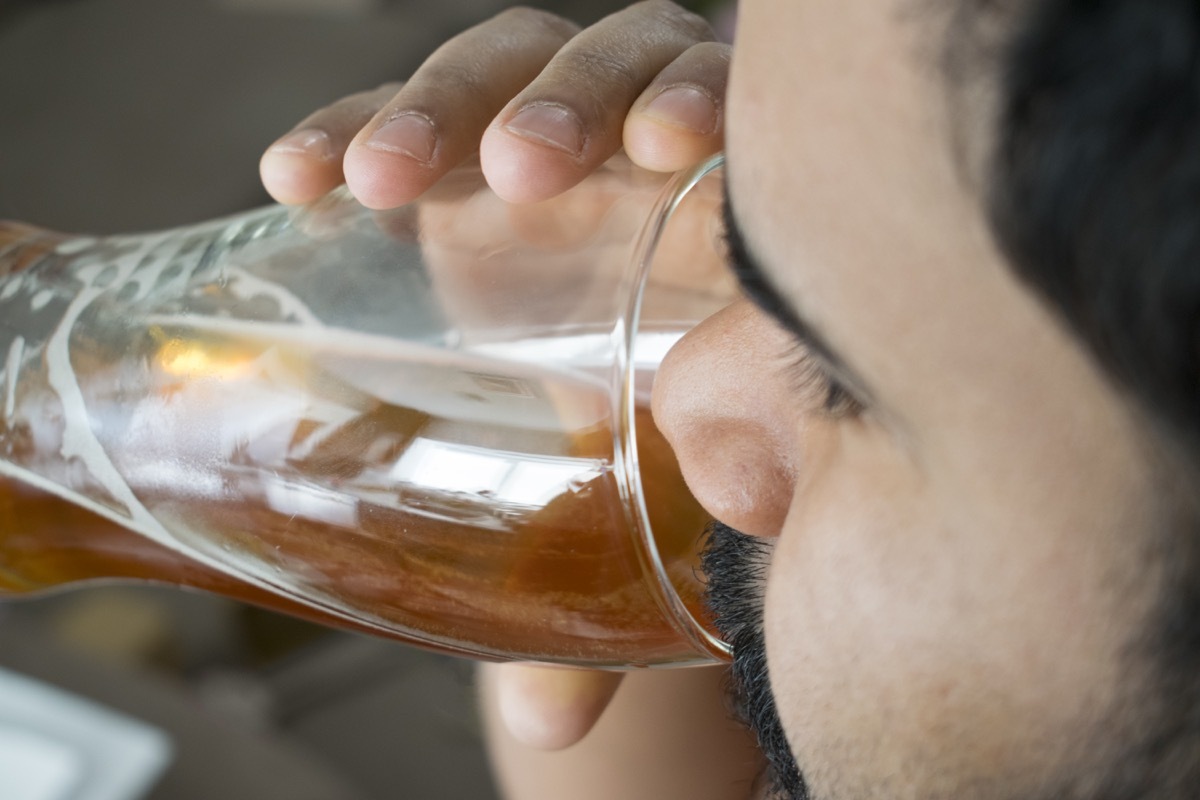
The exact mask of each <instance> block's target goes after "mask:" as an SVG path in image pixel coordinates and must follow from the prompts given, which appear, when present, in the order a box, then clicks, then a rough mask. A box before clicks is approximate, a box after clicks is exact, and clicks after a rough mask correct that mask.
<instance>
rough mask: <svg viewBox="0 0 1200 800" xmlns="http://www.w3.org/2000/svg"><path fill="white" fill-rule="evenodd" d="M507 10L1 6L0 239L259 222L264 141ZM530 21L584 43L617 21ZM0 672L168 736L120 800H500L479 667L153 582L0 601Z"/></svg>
mask: <svg viewBox="0 0 1200 800" xmlns="http://www.w3.org/2000/svg"><path fill="white" fill-rule="evenodd" d="M507 5H511V4H510V3H506V2H503V1H502V0H437V2H421V0H30V1H28V2H19V1H18V0H0V219H6V218H8V219H20V220H25V221H28V222H32V223H36V224H39V225H43V226H45V227H50V228H57V229H60V230H64V231H72V232H89V233H99V234H104V233H117V232H133V231H144V230H153V229H157V228H164V227H169V226H173V225H181V224H187V223H192V222H197V221H201V220H205V219H209V218H212V217H217V216H221V215H224V214H229V213H234V212H237V211H241V210H244V209H246V208H251V207H254V206H256V205H261V204H264V203H266V202H268V198H267V196H266V194H265V193H264V192H263V191H262V189H261V188H260V186H259V184H258V174H257V162H258V157H259V155H260V153H261V152H262V150H263V149H264V148H265V147H266V146H267V145H268V144H270V142H271V141H273V140H274V139H275V138H276V137H277V136H279V135H280V134H282V133H283V132H285V131H287V130H288V128H290V127H291V125H292V124H294V123H295V122H296V121H298V120H299V119H301V118H302V117H304V116H305V115H307V114H308V113H309V112H311V111H312V110H314V109H316V108H318V107H319V106H322V105H325V104H327V103H329V102H331V101H332V100H334V99H336V98H338V97H340V96H342V95H345V94H348V93H350V92H354V91H359V90H362V89H365V88H371V87H374V86H376V85H378V84H380V83H383V82H385V81H389V80H395V79H398V78H402V77H404V76H406V75H408V74H409V73H410V72H411V71H412V70H413V69H414V68H415V67H416V66H417V65H418V64H419V63H420V62H421V61H422V60H423V58H424V57H425V56H426V55H428V54H429V53H430V52H432V50H433V49H434V48H435V47H436V46H437V45H438V44H439V43H440V42H442V41H444V40H445V39H446V38H448V37H450V36H452V35H453V34H455V33H457V32H459V31H461V30H462V29H464V28H466V27H468V26H470V25H472V24H475V23H477V22H480V21H482V20H483V19H485V18H487V17H489V16H491V15H492V14H494V13H496V12H497V11H499V10H501V9H502V8H504V7H506V6H507ZM526 5H534V6H539V7H544V8H548V9H550V10H553V11H556V12H558V13H561V14H563V15H564V16H568V17H571V18H573V19H575V20H577V21H579V22H581V23H587V22H590V21H594V20H597V19H599V18H600V17H602V16H604V15H605V14H608V13H610V12H612V11H614V10H616V9H617V8H618V7H620V6H622V5H624V2H622V0H547V1H546V2H536V1H535V2H531V3H526ZM690 5H691V6H692V7H693V8H695V9H696V10H700V11H702V12H704V13H707V14H709V15H710V16H714V15H722V14H727V13H728V12H727V11H725V10H724V8H723V6H722V4H720V3H713V2H693V3H691V4H690ZM0 671H9V672H11V673H13V674H18V675H22V676H29V677H33V678H35V679H37V680H38V681H40V682H42V683H44V684H46V685H48V686H52V687H58V688H60V689H63V690H65V691H66V692H68V693H70V694H71V695H75V696H78V697H82V698H87V699H89V700H90V701H94V702H96V703H98V704H99V705H101V706H103V707H105V708H108V709H112V710H114V711H116V712H119V713H120V714H122V715H125V716H127V717H129V718H132V719H135V720H140V721H142V722H144V723H148V724H149V725H150V726H152V727H154V728H157V729H159V730H160V731H163V732H164V733H165V734H166V736H167V738H168V739H169V740H170V742H171V748H172V749H171V755H170V756H169V759H168V763H167V766H166V768H165V771H163V772H162V773H161V776H160V777H157V778H154V779H153V781H152V783H153V785H152V788H150V789H149V790H148V793H144V794H143V793H142V792H141V791H140V790H139V791H137V792H136V793H134V794H128V793H127V794H126V797H129V798H132V797H135V796H144V797H150V798H171V800H190V799H191V798H205V799H206V800H207V799H208V798H217V797H219V798H223V799H224V800H240V798H275V797H280V798H283V797H286V798H290V799H291V800H306V798H313V799H314V800H339V799H340V798H356V799H361V800H374V799H375V798H397V797H404V798H428V799H429V800H438V799H439V798H481V799H482V800H487V799H488V798H492V797H495V796H496V795H495V792H494V790H493V789H492V788H491V780H490V777H489V774H488V769H487V765H486V760H485V757H484V755H483V751H482V744H481V740H480V733H479V726H478V722H477V720H476V711H475V700H474V690H473V686H472V670H471V665H470V664H468V663H466V662H463V661H458V660H455V659H449V658H444V657H439V656H432V655H428V654H425V653H422V652H419V651H416V650H414V649H412V648H408V647H404V646H401V645H396V644H392V643H389V642H385V641H381V640H376V639H371V638H368V637H363V636H358V635H351V634H345V633H338V632H332V631H328V630H325V629H322V628H318V627H314V626H311V625H308V624H305V623H301V622H298V621H295V620H292V619H288V618H284V617H279V616H277V615H274V614H270V613H267V612H264V611H261V610H258V609H254V608H249V607H245V606H241V605H238V604H235V603H232V602H230V601H226V600H222V599H220V598H214V597H209V596H206V595H202V594H198V593H188V592H183V591H179V590H173V589H167V588H156V587H147V586H110V587H92V588H88V589H84V590H75V591H71V592H66V593H62V594H59V595H56V596H53V597H45V598H38V599H35V600H20V601H16V600H5V599H3V598H0ZM4 691H5V689H4V685H3V684H2V682H0V721H3V719H4V714H5V710H6V709H5V703H6V702H9V703H10V704H11V703H12V701H11V697H12V696H14V695H9V697H10V699H9V700H8V701H6V699H5V697H6V695H5V694H4ZM22 696H26V697H30V696H32V695H30V694H29V692H27V691H26V692H25V694H24V695H22ZM47 702H49V701H47ZM13 713H15V712H13ZM51 713H59V712H58V711H52V710H51V709H50V707H49V706H47V714H51ZM102 727H103V726H102ZM114 730H115V729H114ZM2 733H3V731H0V734H2ZM3 748H4V740H3V737H2V736H0V797H3V798H6V800H7V798H9V797H10V795H9V794H6V789H5V788H4V787H6V786H7V787H9V789H8V791H14V790H13V789H12V788H11V787H13V786H14V785H17V784H16V783H14V781H16V779H17V778H18V777H19V775H18V774H17V772H9V774H7V775H6V774H3V773H4V770H5V769H8V770H18V771H19V770H20V769H21V767H20V766H19V764H18V765H16V766H14V764H13V760H14V759H13V758H12V757H11V756H12V753H14V752H15V751H14V750H10V751H9V755H10V758H9V760H8V761H5V760H4V753H3ZM24 763H25V764H26V765H27V766H28V765H29V764H32V763H34V762H33V761H29V760H26V761H25V762H24ZM47 785H48V784H47ZM31 787H32V788H31ZM25 789H26V790H27V791H28V794H27V795H25V796H24V797H31V798H33V797H36V798H38V800H42V799H43V798H44V800H59V799H60V798H66V797H75V796H76V795H75V794H70V793H63V792H60V793H57V794H55V793H52V791H51V789H47V788H45V785H43V787H42V789H41V791H42V792H43V793H42V794H40V795H38V794H35V792H36V791H38V788H37V787H35V786H33V784H32V783H27V784H26V785H25ZM64 792H65V790H64ZM24 797H22V800H24ZM114 797H115V796H114Z"/></svg>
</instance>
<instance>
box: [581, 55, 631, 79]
mask: <svg viewBox="0 0 1200 800" xmlns="http://www.w3.org/2000/svg"><path fill="white" fill-rule="evenodd" d="M575 68H576V70H577V71H578V73H579V74H580V76H581V77H582V78H583V79H585V80H597V79H599V80H601V81H603V82H604V83H623V84H624V83H634V82H636V81H638V79H639V78H640V76H641V72H642V66H641V64H640V63H639V62H638V61H637V60H635V59H630V58H629V56H628V54H626V53H620V52H613V51H611V50H606V49H589V50H586V51H584V52H580V53H578V54H576V65H575Z"/></svg>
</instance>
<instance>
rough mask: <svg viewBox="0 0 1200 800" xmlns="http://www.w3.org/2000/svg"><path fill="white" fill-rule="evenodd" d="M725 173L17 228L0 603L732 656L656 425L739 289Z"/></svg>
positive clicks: (1, 325)
mask: <svg viewBox="0 0 1200 800" xmlns="http://www.w3.org/2000/svg"><path fill="white" fill-rule="evenodd" d="M719 168H720V159H719V158H717V159H713V160H711V161H710V162H708V163H706V164H703V165H701V166H700V167H698V168H697V169H695V170H691V171H689V172H687V173H682V174H679V175H675V176H670V177H663V176H657V175H654V174H651V173H648V172H645V171H641V170H639V169H637V168H635V167H634V166H632V165H631V164H630V162H628V161H627V160H625V159H623V158H617V159H614V160H613V161H611V162H610V163H609V164H607V165H606V166H605V167H604V168H603V169H601V170H600V171H598V172H597V173H596V174H594V175H592V176H591V177H589V178H588V179H587V180H585V181H584V182H583V183H582V184H580V185H579V186H577V187H575V188H574V189H572V190H571V191H569V192H567V193H566V194H564V195H562V196H560V197H557V198H555V199H554V200H551V201H548V202H544V203H538V204H532V205H511V204H508V203H505V202H503V201H502V200H500V199H499V198H498V197H496V196H495V194H493V193H492V192H491V191H490V190H489V189H488V188H487V186H486V183H485V181H484V180H483V178H482V176H481V173H480V170H479V168H478V165H477V164H469V165H466V166H464V167H461V168H459V169H457V170H455V171H454V172H453V173H451V174H450V175H449V176H447V177H446V178H445V179H443V180H442V181H441V182H440V183H439V184H438V185H437V186H435V187H434V188H433V189H431V190H430V191H429V192H427V193H426V194H425V195H423V196H422V197H421V198H420V199H418V200H417V201H416V202H414V203H412V204H410V205H407V206H404V207H401V208H398V209H395V210H393V211H387V212H375V211H369V210H367V209H364V208H363V207H362V206H360V205H359V204H358V203H357V202H355V201H354V200H353V198H352V197H350V195H349V194H348V193H346V192H345V191H344V190H339V191H335V192H333V193H332V194H330V195H328V196H326V197H325V198H323V199H321V200H319V201H317V202H315V203H313V204H311V205H308V206H305V207H301V208H298V209H288V208H285V207H282V206H272V207H268V208H264V209H261V210H256V211H251V212H248V213H244V214H240V215H237V216H234V217H231V218H228V219H223V220H218V221H215V222H210V223H206V224H201V225H195V226H191V227H185V228H180V229H176V230H170V231H165V232H158V233H151V234H142V235H134V236H111V237H102V238H97V237H81V236H65V235H61V234H56V233H51V232H48V231H45V230H41V229H37V228H32V227H29V226H24V225H20V224H16V223H7V224H4V225H0V594H8V595H11V596H17V595H28V594H36V593H38V592H43V591H47V590H51V589H56V588H60V587H63V586H66V585H75V584H79V583H83V582H87V581H96V580H152V581H160V582H167V583H173V584H179V585H187V586H193V587H199V588H202V589H207V590H210V591H215V592H219V593H221V594H224V595H228V596H231V597H236V598H240V599H243V600H247V601H250V602H255V603H259V604H262V605H266V606H269V607H272V608H276V609H280V610H283V611H287V612H290V613H293V614H298V615H301V616H305V617H308V618H311V619H316V620H319V621H321V622H324V623H327V624H332V625H340V626H343V627H349V628H354V629H358V630H364V631H368V632H372V633H375V634H379V635H384V636H390V637H394V638H397V639H400V640H403V641H407V642H411V643H414V644H417V645H421V646H424V647H429V648H433V649H436V650H439V651H443V652H449V653H455V654H460V655H467V656H472V657H476V658H483V659H521V660H533V661H541V662H550V663H567V664H577V665H587V666H593V667H610V668H624V667H637V666H655V665H678V664H694V663H705V662H711V661H713V660H719V659H723V658H725V657H726V655H727V648H726V646H725V644H724V643H723V642H721V640H720V639H719V638H718V636H717V635H716V634H715V633H714V631H713V627H712V625H711V621H710V620H709V618H708V615H707V612H706V611H705V609H704V605H703V602H702V592H703V581H702V578H701V577H700V576H699V574H698V565H697V550H698V547H699V546H700V542H701V540H702V537H703V532H704V530H705V527H706V524H707V521H708V520H707V517H706V515H705V514H704V512H703V510H702V509H701V508H700V507H699V505H698V504H697V503H696V501H695V500H694V499H693V498H692V497H691V495H690V494H689V493H688V491H687V488H686V486H685V484H684V482H683V480H682V478H681V476H680V472H679V469H678V466H677V464H676V463H675V460H674V457H673V455H672V453H671V451H670V448H669V446H668V445H667V443H666V441H665V440H664V439H663V437H662V435H661V434H660V433H659V431H658V429H657V428H656V427H655V424H654V420H653V418H652V416H651V414H650V391H651V385H652V381H653V377H654V373H655V370H656V368H657V366H658V364H659V362H660V361H661V359H662V357H663V355H664V354H665V353H666V352H667V351H668V350H669V349H670V348H671V346H672V345H673V344H674V343H675V342H676V341H677V340H678V339H679V338H680V337H681V336H682V335H683V334H684V333H686V332H687V330H688V329H690V328H691V327H692V326H693V325H695V324H696V323H697V322H698V321H699V320H702V319H704V318H705V317H706V316H708V315H710V314H711V313H713V312H714V311H716V310H718V309H719V308H721V307H722V306H724V305H726V304H727V303H728V302H730V301H731V300H732V299H733V297H734V295H735V293H736V288H735V286H734V284H733V281H732V279H731V278H730V277H729V276H728V274H727V272H726V270H725V269H724V267H723V265H722V258H721V245H720V225H719V214H718V213H717V210H718V207H719V200H720V197H719V180H718V174H719Z"/></svg>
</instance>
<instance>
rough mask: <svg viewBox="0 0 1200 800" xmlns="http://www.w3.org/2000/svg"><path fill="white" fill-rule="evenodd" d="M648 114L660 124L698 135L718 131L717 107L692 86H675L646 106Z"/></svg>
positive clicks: (704, 94) (710, 99) (705, 95)
mask: <svg viewBox="0 0 1200 800" xmlns="http://www.w3.org/2000/svg"><path fill="white" fill-rule="evenodd" d="M646 114H647V115H648V116H651V117H654V118H655V119H657V120H659V121H660V122H665V123H667V124H668V125H674V126H676V127H679V128H686V129H688V130H692V131H695V132H696V133H705V134H707V133H712V132H713V131H715V130H716V129H717V105H716V103H714V102H713V100H712V98H711V97H710V96H709V95H707V94H706V93H704V92H702V91H700V90H699V89H696V88H694V87H691V86H674V87H672V88H670V89H667V90H666V91H664V92H662V93H660V94H659V95H658V97H656V98H654V99H653V100H651V101H650V104H649V105H647V106H646Z"/></svg>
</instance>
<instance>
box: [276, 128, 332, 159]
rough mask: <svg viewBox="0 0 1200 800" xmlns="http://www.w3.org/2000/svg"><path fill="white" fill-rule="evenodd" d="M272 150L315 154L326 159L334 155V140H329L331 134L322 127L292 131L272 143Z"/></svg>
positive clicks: (316, 156) (307, 154) (308, 154)
mask: <svg viewBox="0 0 1200 800" xmlns="http://www.w3.org/2000/svg"><path fill="white" fill-rule="evenodd" d="M271 150H272V151H273V152H276V153H289V154H300V155H306V156H314V157H315V158H320V159H324V160H326V161H327V160H329V159H331V158H333V156H334V153H333V142H331V141H330V140H329V134H328V133H326V132H325V131H323V130H321V129H320V128H303V129H301V130H298V131H292V132H291V133H289V134H288V135H287V136H284V137H283V138H282V139H280V140H279V141H277V142H276V143H275V144H273V145H271Z"/></svg>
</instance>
